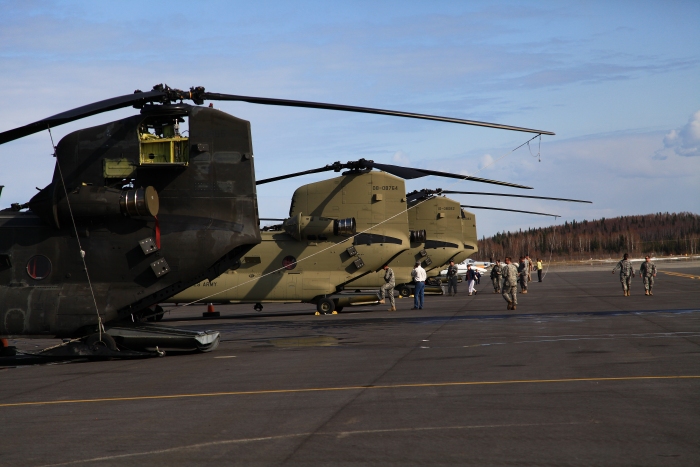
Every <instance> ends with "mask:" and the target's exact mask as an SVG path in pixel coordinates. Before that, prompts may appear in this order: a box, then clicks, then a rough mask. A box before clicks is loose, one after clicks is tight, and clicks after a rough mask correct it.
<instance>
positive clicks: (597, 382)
mask: <svg viewBox="0 0 700 467" xmlns="http://www.w3.org/2000/svg"><path fill="white" fill-rule="evenodd" d="M633 284H634V288H633V291H632V296H631V297H623V295H622V292H621V288H620V283H619V280H618V278H617V275H615V276H613V275H611V274H610V272H607V271H604V270H603V271H586V272H556V271H550V272H549V274H548V275H547V276H546V277H545V281H544V282H542V283H537V282H532V283H530V288H529V293H528V294H527V295H520V294H519V295H518V301H519V304H518V307H517V310H515V311H512V312H511V311H507V310H506V303H505V301H504V300H503V298H502V297H501V296H500V295H496V294H493V293H492V289H491V287H490V281H489V280H488V279H486V278H484V279H482V283H481V285H480V286H478V290H479V293H478V294H477V295H476V296H472V297H469V296H467V295H466V294H465V293H464V291H465V290H466V287H465V286H464V285H462V286H461V291H460V293H459V294H458V295H457V296H456V297H445V296H429V297H426V304H425V308H424V309H423V310H414V311H410V310H409V309H410V308H411V306H412V299H407V298H404V299H399V300H397V306H398V311H397V312H389V311H384V309H385V308H386V306H379V307H366V306H365V307H359V308H346V309H345V310H344V312H343V313H341V314H339V315H323V316H314V315H313V311H314V307H313V306H310V305H274V306H269V305H266V306H265V309H264V310H263V312H262V313H255V312H254V311H253V310H252V306H251V305H239V306H219V307H217V311H219V312H221V315H222V316H221V319H214V320H207V321H202V320H198V319H195V318H197V317H198V316H201V312H202V311H203V310H204V309H205V308H204V307H201V306H200V307H183V308H178V309H176V310H175V311H172V312H171V313H169V314H168V315H166V318H165V319H164V320H163V321H162V323H164V324H168V325H172V326H176V327H183V328H188V329H215V330H219V331H220V332H221V335H222V343H221V345H220V346H219V348H218V349H217V350H215V351H214V352H212V353H207V354H190V355H178V356H166V357H164V358H158V359H149V360H137V361H108V362H93V363H70V364H53V365H37V366H29V367H18V368H5V369H2V370H0V465H2V466H46V465H90V466H92V465H96V466H112V465H114V466H126V465H149V466H159V465H168V466H172V465H229V464H230V465H401V466H406V465H431V466H432V465H479V466H482V465H557V466H560V465H615V466H618V465H673V466H676V465H677V466H689V465H698V464H700V267H677V266H664V267H663V268H662V270H661V272H659V274H658V276H657V282H656V288H655V290H654V296H653V297H647V296H644V293H643V287H642V285H641V280H640V279H639V278H636V279H635V280H634V283H633ZM37 342H39V343H42V341H29V340H24V339H20V340H14V341H13V342H12V344H15V345H17V346H18V347H19V348H33V346H35V345H38V344H37ZM47 342H48V341H47Z"/></svg>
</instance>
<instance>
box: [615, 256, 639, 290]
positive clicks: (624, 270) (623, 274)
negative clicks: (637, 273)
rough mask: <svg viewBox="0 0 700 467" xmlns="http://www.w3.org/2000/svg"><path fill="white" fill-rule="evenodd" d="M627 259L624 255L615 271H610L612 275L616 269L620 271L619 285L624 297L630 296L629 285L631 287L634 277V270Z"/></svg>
mask: <svg viewBox="0 0 700 467" xmlns="http://www.w3.org/2000/svg"><path fill="white" fill-rule="evenodd" d="M627 258H628V255H627V253H625V255H624V256H623V257H622V259H621V260H620V261H619V262H618V263H617V265H616V266H615V269H613V270H612V273H613V274H615V271H617V270H618V269H619V270H620V283H622V292H623V293H624V294H625V297H629V296H630V285H632V278H633V277H634V268H633V267H632V263H631V262H630V260H629V259H627Z"/></svg>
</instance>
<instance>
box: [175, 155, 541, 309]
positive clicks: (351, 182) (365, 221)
mask: <svg viewBox="0 0 700 467" xmlns="http://www.w3.org/2000/svg"><path fill="white" fill-rule="evenodd" d="M373 168H380V169H382V171H379V172H377V171H372V169H373ZM343 169H349V171H348V172H345V173H344V174H343V175H342V176H341V177H336V178H333V179H330V180H325V181H321V182H316V183H312V184H309V185H304V186H302V187H300V188H299V189H297V190H296V191H295V192H294V195H293V197H292V202H291V207H290V211H289V215H290V217H289V218H288V219H285V220H284V221H283V223H282V224H280V225H279V226H278V228H276V229H275V230H272V231H263V232H262V234H261V235H262V243H261V244H260V245H258V246H256V247H254V248H252V249H251V250H250V251H249V252H248V253H247V254H246V255H245V257H244V261H243V263H242V264H241V265H240V266H237V267H236V268H232V269H230V270H229V271H227V272H226V273H225V274H223V275H221V276H219V277H218V278H217V279H216V280H214V281H206V280H205V281H202V282H200V283H199V284H197V285H195V286H193V287H191V288H190V289H188V290H186V291H184V292H181V293H179V294H177V295H175V296H173V297H171V298H170V299H168V300H166V301H165V302H166V303H182V302H185V303H188V302H193V301H207V302H210V303H254V304H255V307H254V308H255V309H256V310H257V311H260V310H262V307H263V303H271V302H272V303H274V302H279V303H290V302H306V303H315V304H316V308H317V313H319V314H321V313H323V314H326V313H331V312H339V311H341V310H342V309H343V307H345V306H348V305H350V304H358V303H367V302H373V301H375V300H376V298H375V296H374V294H372V295H369V296H367V295H362V294H360V295H348V294H342V295H341V294H338V292H339V291H340V290H342V289H343V287H344V286H345V285H346V284H347V283H349V282H352V281H353V280H357V278H358V277H362V276H364V275H367V274H369V273H372V272H375V271H377V270H379V269H381V267H382V266H383V265H384V264H385V263H389V262H391V263H392V264H393V262H394V261H395V260H396V258H397V257H400V256H402V252H404V251H406V250H407V249H409V248H412V246H413V245H414V243H416V242H420V243H421V245H422V244H423V242H424V241H425V238H424V237H425V235H424V232H423V237H422V239H421V233H420V232H416V231H410V228H409V227H410V221H409V218H410V217H411V216H415V214H414V213H413V212H412V210H410V209H409V210H407V209H406V189H405V185H404V181H403V179H402V178H399V177H411V178H416V177H419V176H427V175H439V176H442V177H448V178H459V179H463V178H465V177H464V176H463V175H457V174H450V173H447V172H436V171H425V172H423V169H413V168H407V167H401V166H396V165H391V164H378V163H375V162H374V161H368V160H365V159H360V160H359V161H352V162H347V163H344V164H343V163H340V162H335V163H333V164H330V165H327V166H324V167H321V168H318V169H312V170H307V171H303V172H297V173H292V174H287V175H283V176H279V177H273V178H268V179H265V180H259V181H258V182H257V184H258V185H261V184H265V183H270V182H273V181H277V180H282V179H287V178H291V177H297V176H300V175H306V174H309V173H319V172H323V171H336V172H340V171H341V170H343ZM387 172H390V173H387ZM392 174H396V175H399V176H395V175H392ZM471 180H475V181H480V182H484V183H492V184H497V185H503V186H509V187H516V188H527V187H524V186H522V185H517V184H513V183H507V182H499V181H495V180H487V179H481V178H478V179H477V178H475V177H472V178H471ZM423 209H424V208H423ZM458 209H459V207H458ZM456 226H457V228H458V230H459V231H458V232H457V237H459V238H460V239H459V240H458V242H459V243H460V244H461V226H460V225H459V222H457V225H456ZM443 230H444V228H443ZM444 233H445V232H442V234H444ZM342 237H345V238H342ZM347 237H352V238H351V240H352V241H351V242H350V241H348V240H347ZM346 243H347V245H346ZM443 244H444V245H443V247H444V246H445V245H447V243H446V242H443ZM454 246H455V247H457V245H454ZM456 253H457V252H453V253H452V254H451V256H452V255H454V254H456ZM353 286H354V285H353ZM204 316H208V313H204ZM214 316H215V315H214Z"/></svg>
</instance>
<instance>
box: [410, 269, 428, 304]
mask: <svg viewBox="0 0 700 467" xmlns="http://www.w3.org/2000/svg"><path fill="white" fill-rule="evenodd" d="M411 277H413V280H414V281H415V283H416V289H415V291H414V292H413V308H411V310H422V309H423V302H424V301H425V279H426V278H427V277H428V275H427V274H426V273H425V269H423V268H422V267H421V265H420V263H416V265H415V266H414V267H413V271H411Z"/></svg>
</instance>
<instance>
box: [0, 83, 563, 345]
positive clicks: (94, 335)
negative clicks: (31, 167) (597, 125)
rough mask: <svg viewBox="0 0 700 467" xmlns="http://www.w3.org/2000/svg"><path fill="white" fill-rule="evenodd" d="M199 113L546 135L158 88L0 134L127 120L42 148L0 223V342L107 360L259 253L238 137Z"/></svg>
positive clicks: (246, 163) (246, 155)
mask: <svg viewBox="0 0 700 467" xmlns="http://www.w3.org/2000/svg"><path fill="white" fill-rule="evenodd" d="M185 100H191V101H192V102H193V103H194V104H195V105H194V106H192V105H188V104H185V103H184V101H185ZM205 100H218V101H243V102H248V103H255V104H264V105H278V106H290V107H305V108H314V109H326V110H342V111H350V112H359V113H369V114H379V115H392V116H401V117H408V118H418V119H424V120H435V121H442V122H452V123H460V124H467V125H476V126H484V127H491V128H503V129H509V130H516V131H524V132H530V133H537V134H553V133H550V132H545V131H540V130H534V129H528V128H520V127H511V126H508V125H499V124H494V123H488V122H479V121H472V120H464V119H455V118H447V117H438V116H431V115H423V114H415V113H407V112H397V111H391V110H383V109H372V108H364V107H354V106H345V105H337V104H326V103H316V102H306V101H292V100H285V99H271V98H261V97H250V96H238V95H231V94H220V93H211V92H206V91H205V90H204V88H203V87H196V88H195V87H193V88H190V90H189V91H181V90H178V89H172V88H169V87H168V86H163V85H157V86H155V87H154V88H153V90H152V91H149V92H141V91H138V90H137V91H136V92H135V93H134V94H129V95H124V96H120V97H115V98H112V99H107V100H104V101H100V102H96V103H93V104H89V105H86V106H82V107H78V108H76V109H73V110H70V111H67V112H64V113H61V114H57V115H54V116H52V117H49V118H46V119H43V120H39V121H36V122H34V123H30V124H28V125H24V126H22V127H19V128H15V129H12V130H9V131H5V132H2V133H0V144H4V143H7V142H9V141H12V140H15V139H18V138H22V137H24V136H27V135H30V134H34V133H38V132H41V131H45V130H49V131H50V130H51V129H52V128H55V127H56V126H59V125H62V124H65V123H69V122H73V121H76V120H79V119H82V118H85V117H88V116H92V115H96V114H100V113H103V112H107V111H110V110H115V109H120V108H126V107H130V106H133V107H135V108H138V109H140V113H139V114H137V115H134V116H132V117H128V118H124V119H121V120H117V121H114V122H110V123H106V124H103V125H98V126H95V127H92V128H86V129H82V130H79V131H75V132H73V133H70V134H69V135H67V136H65V137H64V138H63V139H61V141H60V142H59V143H58V145H57V146H56V148H55V158H56V164H55V170H54V176H53V181H52V182H51V183H49V185H47V186H46V187H45V188H44V189H42V190H40V192H39V193H38V194H37V195H35V196H34V197H33V198H32V199H31V200H30V201H29V202H28V203H25V204H22V205H14V206H13V207H12V208H10V209H8V210H4V211H2V212H1V213H0V337H9V336H18V335H30V336H32V335H51V336H62V337H72V338H84V339H83V340H84V341H85V342H86V343H91V342H92V343H94V344H95V346H94V347H93V346H89V345H87V346H86V347H90V348H93V349H96V348H98V347H100V348H104V347H108V348H109V349H111V350H116V348H117V344H123V345H124V346H126V345H125V343H126V342H139V339H137V338H135V337H134V335H135V333H136V334H137V332H136V331H134V329H133V328H131V329H130V330H129V329H127V328H128V323H130V322H132V321H134V320H136V319H137V318H139V317H143V316H148V315H152V314H154V312H153V311H152V307H153V306H154V305H156V304H157V303H158V302H160V301H163V300H165V299H167V298H168V297H170V296H172V295H174V294H176V293H178V292H180V291H182V290H185V289H186V288H187V287H189V286H191V285H193V284H196V283H198V282H200V281H201V280H203V279H204V278H207V279H215V278H216V277H217V276H219V275H220V274H221V273H222V272H224V271H226V270H227V269H229V268H230V267H232V266H235V265H236V264H238V262H239V261H240V260H241V258H242V257H243V256H244V255H245V254H246V252H247V251H249V250H250V249H251V248H252V247H253V246H254V245H256V244H258V243H260V233H259V231H258V225H259V222H258V215H257V207H256V191H255V183H254V180H255V178H254V173H253V149H252V138H251V132H250V124H249V122H247V121H245V120H241V119H238V118H236V117H233V116H231V115H228V114H226V113H224V112H220V111H218V110H215V109H210V108H206V107H199V106H200V105H201V104H203V103H204V101H205ZM185 119H187V120H188V123H189V130H188V131H189V133H188V136H186V137H185V136H183V135H182V134H180V133H179V132H178V127H179V125H180V123H184V121H185ZM48 136H50V135H47V138H48ZM27 208H28V211H24V209H27ZM104 330H106V331H107V333H108V334H106V333H105V332H103V331H104ZM139 332H141V330H139ZM143 332H144V333H146V334H148V331H147V330H145V331H143ZM130 333H131V334H130ZM173 333H174V334H176V335H175V337H174V338H173V339H170V341H169V342H173V341H176V340H177V339H180V338H181V337H182V335H177V333H175V332H174V331H172V332H171V333H170V334H171V335H170V337H172V334H173ZM167 334H168V333H166V332H165V331H163V330H162V329H161V330H159V331H158V332H156V333H155V335H154V334H153V333H152V332H151V334H150V335H147V339H146V340H147V341H148V342H149V343H150V344H152V346H155V344H156V343H157V342H159V339H160V338H161V337H162V338H165V337H163V336H164V335H167ZM110 336H114V338H116V341H117V342H116V343H115V342H114V339H113V338H112V337H110ZM190 337H192V336H190ZM130 338H132V339H131V341H130V340H129V339H130ZM166 341H167V339H166ZM195 341H196V343H195V344H193V345H194V346H195V347H196V348H199V349H201V350H208V349H212V348H213V347H215V346H216V345H217V344H218V333H211V334H206V333H205V335H199V334H198V335H197V336H195ZM140 342H144V340H141V341H140ZM100 343H102V344H104V346H99V345H98V344H100ZM161 343H162V340H161ZM132 345H133V344H132Z"/></svg>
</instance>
